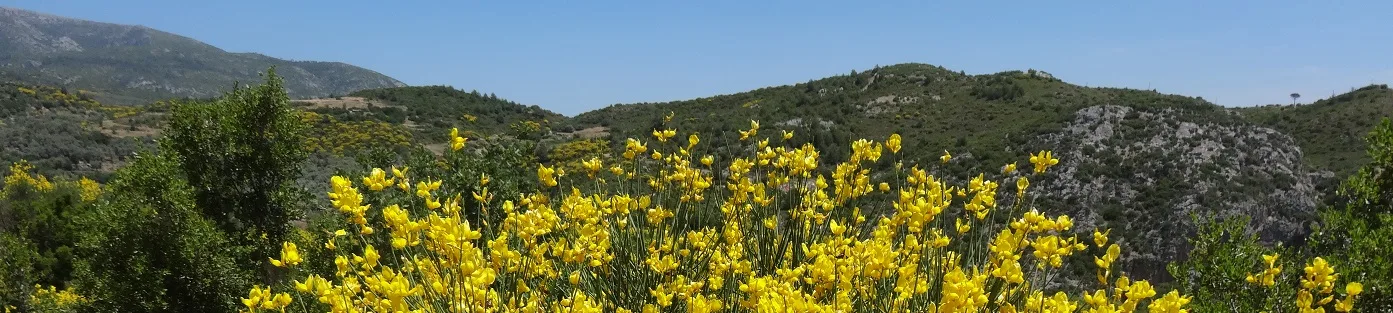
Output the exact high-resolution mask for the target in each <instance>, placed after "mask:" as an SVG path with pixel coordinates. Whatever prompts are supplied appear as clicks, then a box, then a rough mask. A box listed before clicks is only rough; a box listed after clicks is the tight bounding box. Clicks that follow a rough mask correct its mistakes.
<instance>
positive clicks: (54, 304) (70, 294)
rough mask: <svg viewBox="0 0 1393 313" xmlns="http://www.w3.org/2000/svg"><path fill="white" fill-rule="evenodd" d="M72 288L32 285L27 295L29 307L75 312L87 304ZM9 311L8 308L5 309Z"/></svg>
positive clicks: (35, 309) (41, 309)
mask: <svg viewBox="0 0 1393 313" xmlns="http://www.w3.org/2000/svg"><path fill="white" fill-rule="evenodd" d="M87 302H88V301H87V298H84V297H82V295H80V294H78V293H77V292H76V291H74V290H73V289H72V288H69V289H63V290H58V288H57V287H54V286H48V287H47V288H45V287H44V286H41V285H34V293H32V294H30V295H29V303H28V305H29V309H30V310H31V311H33V312H77V311H78V308H80V307H82V306H83V305H86V304H87ZM6 311H7V312H8V311H9V310H8V309H7V310H6Z"/></svg>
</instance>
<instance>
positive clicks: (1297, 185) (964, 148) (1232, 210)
mask: <svg viewBox="0 0 1393 313" xmlns="http://www.w3.org/2000/svg"><path fill="white" fill-rule="evenodd" d="M670 113H671V114H673V116H675V118H674V119H673V122H672V123H670V124H668V125H669V126H671V127H675V128H677V129H679V130H681V131H683V132H688V131H695V132H701V133H703V134H704V136H703V137H702V138H703V139H706V138H708V137H706V136H713V135H714V136H716V138H714V139H713V140H714V141H713V142H718V143H717V144H719V142H720V141H721V140H727V141H730V140H733V139H730V138H729V137H732V136H733V135H732V134H731V133H732V132H734V130H739V129H746V128H748V127H749V126H748V123H749V120H758V121H760V123H761V125H762V126H763V128H766V129H770V130H773V129H788V130H793V131H794V132H795V134H796V135H795V139H794V140H795V142H794V144H795V145H798V144H801V143H802V142H812V143H814V144H816V145H817V146H818V148H819V150H821V151H824V154H823V158H824V160H826V161H829V162H838V161H840V160H842V159H843V158H845V156H846V155H847V151H849V149H850V148H849V146H850V145H849V143H848V140H849V139H855V138H871V139H878V140H883V139H884V138H885V137H886V136H888V135H889V134H890V133H891V132H898V133H899V134H901V135H902V136H904V146H905V151H908V153H909V154H908V155H905V156H904V158H906V159H907V161H909V162H913V163H917V164H922V165H924V166H930V167H935V168H936V171H937V172H938V174H939V175H940V176H945V177H947V179H950V181H951V179H954V178H961V177H970V176H976V174H977V173H987V174H988V175H993V174H994V173H999V172H1000V166H1001V165H1002V164H1006V163H1010V162H1024V159H1025V157H1026V156H1027V154H1029V153H1032V152H1035V151H1039V150H1044V149H1049V150H1053V151H1054V152H1055V153H1056V155H1058V156H1059V157H1060V159H1061V164H1060V165H1059V167H1058V168H1057V170H1054V171H1052V173H1049V174H1046V175H1047V176H1046V177H1041V178H1032V181H1034V182H1036V183H1038V184H1040V185H1039V186H1041V189H1037V190H1041V191H1042V192H1044V193H1045V194H1043V195H1041V197H1040V198H1039V199H1037V200H1036V202H1035V203H1036V206H1037V207H1039V208H1041V209H1044V210H1047V211H1050V213H1053V214H1059V213H1065V214H1070V215H1071V216H1073V217H1075V218H1076V226H1075V228H1076V230H1078V231H1080V232H1083V233H1081V235H1087V233H1086V232H1091V231H1092V230H1093V228H1094V227H1097V228H1111V229H1113V230H1114V231H1113V232H1112V234H1113V235H1114V236H1118V237H1120V238H1121V242H1122V243H1123V245H1124V250H1125V251H1130V252H1129V253H1128V254H1125V255H1123V257H1122V259H1121V260H1122V262H1123V264H1124V267H1123V268H1124V269H1125V270H1127V271H1129V272H1130V273H1131V274H1132V275H1134V276H1135V277H1142V278H1148V279H1157V280H1162V281H1164V280H1168V276H1169V275H1168V274H1167V273H1166V272H1165V264H1166V263H1167V262H1169V261H1172V260H1176V259H1179V258H1181V257H1183V256H1184V254H1185V253H1186V252H1187V251H1189V249H1188V242H1187V241H1186V238H1189V237H1190V235H1191V234H1193V232H1194V231H1195V229H1196V228H1195V226H1196V225H1194V223H1193V219H1192V217H1193V216H1217V217H1221V218H1227V217H1248V218H1251V224H1250V227H1252V229H1254V230H1255V231H1257V232H1258V233H1259V234H1260V235H1261V237H1262V238H1263V239H1264V240H1267V241H1269V242H1275V241H1293V240H1297V239H1298V238H1302V236H1303V235H1304V233H1305V232H1306V229H1305V224H1306V223H1307V222H1309V221H1311V220H1312V219H1313V218H1314V212H1315V207H1316V203H1317V199H1320V198H1321V197H1322V194H1321V193H1320V192H1319V191H1318V189H1317V186H1316V185H1317V184H1316V181H1317V180H1319V179H1320V178H1321V177H1328V176H1330V173H1329V172H1328V171H1322V170H1319V169H1316V168H1312V167H1311V166H1308V165H1307V162H1304V161H1303V160H1304V159H1305V156H1304V154H1303V152H1302V151H1303V147H1302V146H1301V145H1300V143H1301V141H1299V140H1297V139H1294V138H1293V137H1292V136H1289V135H1287V134H1285V133H1283V132H1282V131H1279V130H1275V129H1273V128H1270V127H1266V126H1264V125H1261V124H1257V123H1253V122H1251V121H1249V120H1248V119H1246V118H1244V116H1243V115H1242V114H1241V113H1240V112H1239V111H1236V110H1231V109H1227V108H1224V107H1220V106H1217V105H1214V104H1212V103H1209V102H1207V101H1204V100H1203V99H1201V98H1192V97H1184V96H1177V95H1166V94H1161V93H1157V92H1154V91H1143V90H1133V89H1120V88H1090V87H1081V86H1077V85H1072V84H1068V83H1065V82H1063V81H1062V80H1060V79H1057V78H1054V77H1053V76H1052V75H1050V74H1049V73H1046V72H1042V71H1036V70H1028V71H1009V72H1002V73H996V74H988V75H967V74H965V73H962V72H956V71H951V70H948V69H945V68H942V67H938V66H932V65H926V64H900V65H894V66H888V67H877V68H875V69H872V70H869V71H863V72H854V71H853V72H852V73H850V74H847V75H839V76H834V77H829V78H824V79H818V80H812V81H809V82H806V83H800V84H795V85H787V86H777V87H769V88H762V89H758V90H753V91H749V92H743V93H737V94H730V95H721V96H714V97H707V98H700V99H693V100H686V101H676V102H664V103H638V104H620V105H613V106H610V107H607V108H604V109H600V110H596V111H592V112H586V113H582V114H580V115H578V116H576V117H574V118H573V119H572V120H571V121H569V122H570V123H572V125H571V127H573V128H586V127H598V128H603V129H604V130H605V131H606V132H609V133H611V134H613V135H612V136H614V138H615V139H622V138H625V137H634V138H643V137H644V136H646V134H647V133H648V132H650V131H651V130H652V129H653V128H655V127H659V126H660V125H662V121H663V119H664V117H665V116H667V115H668V114H670ZM1365 131H1367V130H1365ZM705 134H711V135H705ZM722 138H725V139H722ZM703 142H706V141H703ZM1360 147H1362V145H1361V146H1360ZM945 150H948V151H950V152H951V153H952V154H953V155H954V158H953V161H952V162H951V163H949V164H947V165H941V166H940V165H936V164H938V160H937V159H938V157H939V156H940V155H942V153H943V151H945ZM882 166H884V165H883V164H882ZM1077 274H1081V276H1080V277H1082V278H1083V279H1087V275H1088V274H1089V273H1077Z"/></svg>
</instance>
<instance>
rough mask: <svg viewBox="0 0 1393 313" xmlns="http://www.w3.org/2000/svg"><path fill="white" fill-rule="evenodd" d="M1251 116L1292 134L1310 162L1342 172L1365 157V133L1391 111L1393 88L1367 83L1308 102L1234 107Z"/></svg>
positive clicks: (1340, 174)
mask: <svg viewBox="0 0 1393 313" xmlns="http://www.w3.org/2000/svg"><path fill="white" fill-rule="evenodd" d="M1235 110H1236V111H1238V112H1241V113H1243V116H1244V117H1246V118H1247V119H1248V120H1249V121H1252V122H1254V123H1258V124H1261V125H1264V126H1267V127H1272V128H1274V129H1277V130H1280V131H1282V132H1284V133H1287V134H1289V135H1291V136H1292V137H1294V138H1296V142H1297V143H1298V144H1299V145H1301V148H1302V149H1303V150H1304V151H1305V152H1306V157H1307V161H1308V163H1309V164H1311V165H1313V166H1316V167H1319V168H1322V169H1326V170H1330V171H1333V172H1335V174H1336V176H1337V177H1345V176H1348V175H1349V174H1352V173H1354V172H1355V171H1357V170H1358V169H1359V166H1360V165H1363V164H1365V163H1368V162H1369V157H1368V156H1367V155H1365V154H1364V148H1365V142H1364V137H1365V136H1367V135H1368V134H1369V131H1370V130H1373V128H1374V125H1378V123H1379V121H1380V120H1382V119H1384V118H1387V117H1390V116H1393V89H1389V88H1388V85H1370V86H1365V87H1363V88H1359V89H1356V90H1353V91H1350V92H1348V93H1344V94H1340V95H1337V96H1334V97H1331V98H1329V99H1324V100H1320V101H1316V102H1315V103H1311V104H1298V105H1267V106H1257V107H1247V108H1239V109H1235Z"/></svg>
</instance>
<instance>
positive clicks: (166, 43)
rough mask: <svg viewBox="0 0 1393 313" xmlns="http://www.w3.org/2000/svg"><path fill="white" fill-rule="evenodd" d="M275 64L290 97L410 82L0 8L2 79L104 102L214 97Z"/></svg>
mask: <svg viewBox="0 0 1393 313" xmlns="http://www.w3.org/2000/svg"><path fill="white" fill-rule="evenodd" d="M270 66H277V67H278V70H277V72H278V73H279V74H280V75H281V76H284V77H285V86H286V88H287V89H288V90H289V92H290V94H291V96H292V97H317V96H326V95H334V94H339V95H341V94H347V93H350V92H353V91H357V90H362V89H369V88H381V87H400V86H405V84H402V83H401V82H400V81H397V80H396V79H393V78H391V77H387V76H385V75H382V74H380V73H377V72H374V71H371V70H367V69H363V68H360V67H356V66H352V65H348V64H344V63H338V62H311V61H288V60H281V59H276V58H272V57H268V56H264V55H260V54H255V53H230V52H227V51H223V50H222V49H219V48H217V47H214V46H211V45H208V44H205V43H202V42H199V41H197V40H194V39H190V38H187V37H183V36H179V35H175V34H171V33H167V32H162V31H159V30H154V29H150V28H147V27H144V26H133V25H118V24H110V23H100V22H93V21H85V20H79V19H73V18H66V17H60V16H54V15H48V14H43V13H38V12H33V11H27V10H21V9H14V8H4V7H0V73H3V75H0V78H6V79H20V80H23V81H27V82H31V83H36V84H44V85H55V86H66V87H69V88H79V89H85V90H90V91H93V92H95V95H96V97H98V98H99V99H101V100H103V102H106V103H117V104H136V103H145V102H151V101H153V100H157V99H163V98H172V97H191V98H207V97H214V96H218V95H219V94H220V93H221V92H222V91H225V90H228V89H230V88H231V86H232V85H233V83H234V82H238V81H240V82H242V83H244V84H251V83H256V82H259V81H260V78H259V77H258V74H257V73H259V72H264V71H265V70H266V69H267V68H268V67H270Z"/></svg>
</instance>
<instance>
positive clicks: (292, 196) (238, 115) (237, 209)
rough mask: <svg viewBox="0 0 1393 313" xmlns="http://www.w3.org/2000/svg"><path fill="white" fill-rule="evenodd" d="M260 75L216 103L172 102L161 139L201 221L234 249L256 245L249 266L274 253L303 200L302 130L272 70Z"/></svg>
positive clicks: (297, 214) (304, 153) (277, 249)
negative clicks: (232, 243)
mask: <svg viewBox="0 0 1393 313" xmlns="http://www.w3.org/2000/svg"><path fill="white" fill-rule="evenodd" d="M265 77H266V81H265V83H264V84H262V85H260V86H255V87H250V88H234V90H232V91H231V92H228V93H227V94H226V95H224V96H223V97H222V98H218V99H216V100H212V101H206V102H192V103H180V104H176V105H175V106H174V107H173V110H172V114H171V117H170V121H169V127H168V129H167V131H166V137H165V138H164V140H163V141H161V147H162V149H163V151H165V152H167V153H169V156H170V158H171V159H172V160H173V162H175V164H177V165H178V168H179V169H181V170H182V172H183V174H184V176H185V177H186V179H187V181H188V184H189V186H190V187H191V188H192V190H193V199H194V203H195V204H196V207H197V208H198V210H199V211H201V212H202V214H203V216H206V217H207V218H208V219H209V220H211V221H212V222H213V223H214V224H216V225H217V226H218V227H219V228H220V229H221V230H223V231H224V232H226V233H227V234H228V236H229V238H231V239H233V240H234V241H236V242H238V243H239V244H240V245H252V246H256V247H259V249H258V250H257V252H255V253H253V254H252V255H251V256H250V259H248V260H247V261H249V262H264V261H265V260H266V257H267V256H269V255H271V254H273V253H276V251H279V244H280V242H281V241H283V240H284V239H285V238H286V234H287V233H288V232H289V230H290V221H291V220H293V219H296V218H297V217H298V216H299V215H300V214H301V207H300V203H303V201H304V200H305V199H306V195H305V194H304V193H303V192H302V191H299V190H298V189H296V188H295V185H294V183H295V179H296V178H297V177H298V176H299V175H300V165H301V163H302V162H303V161H304V160H305V157H306V154H307V153H306V152H305V151H304V149H303V147H304V134H303V129H304V127H305V126H304V124H303V122H302V121H301V120H300V117H299V115H298V114H297V113H296V111H295V110H294V109H293V108H292V107H291V105H290V99H289V97H288V96H287V94H286V91H285V88H284V87H283V86H282V79H281V77H279V76H276V74H275V69H274V68H272V69H271V70H268V71H267V73H266V75H265ZM248 265H250V264H244V266H248Z"/></svg>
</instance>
